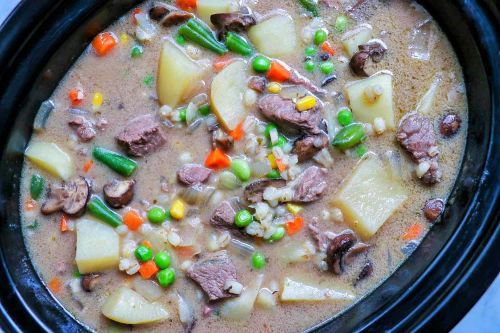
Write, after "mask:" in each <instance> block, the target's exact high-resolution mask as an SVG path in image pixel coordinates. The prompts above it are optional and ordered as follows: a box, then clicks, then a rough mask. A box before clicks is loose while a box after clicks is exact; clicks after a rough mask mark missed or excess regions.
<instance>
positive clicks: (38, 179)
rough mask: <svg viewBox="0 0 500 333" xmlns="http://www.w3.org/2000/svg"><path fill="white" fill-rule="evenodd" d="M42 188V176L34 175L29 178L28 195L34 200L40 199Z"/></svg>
mask: <svg viewBox="0 0 500 333" xmlns="http://www.w3.org/2000/svg"><path fill="white" fill-rule="evenodd" d="M44 186H45V179H44V178H43V177H42V176H40V175H39V174H34V175H33V176H31V183H30V194H31V197H32V198H33V199H34V200H38V198H40V195H41V194H42V192H43V188H44Z"/></svg>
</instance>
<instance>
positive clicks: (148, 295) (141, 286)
mask: <svg viewBox="0 0 500 333" xmlns="http://www.w3.org/2000/svg"><path fill="white" fill-rule="evenodd" d="M132 285H133V287H134V290H135V291H137V292H138V293H139V294H141V295H142V296H144V298H145V299H147V300H148V301H150V302H154V301H156V300H157V299H159V298H160V297H161V295H163V289H162V288H161V287H160V286H159V285H158V284H156V283H155V282H154V281H153V280H144V279H143V278H142V277H136V278H135V279H134V281H133V283H132Z"/></svg>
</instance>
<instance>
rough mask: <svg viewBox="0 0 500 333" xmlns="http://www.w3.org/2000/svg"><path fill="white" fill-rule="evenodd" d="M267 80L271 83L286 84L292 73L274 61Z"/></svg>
mask: <svg viewBox="0 0 500 333" xmlns="http://www.w3.org/2000/svg"><path fill="white" fill-rule="evenodd" d="M267 78H268V79H269V80H271V81H276V82H284V81H287V80H288V79H290V71H288V69H287V68H286V67H285V66H283V65H282V64H280V63H279V62H278V61H273V62H272V63H271V68H269V71H268V72H267Z"/></svg>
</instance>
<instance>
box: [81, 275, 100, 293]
mask: <svg viewBox="0 0 500 333" xmlns="http://www.w3.org/2000/svg"><path fill="white" fill-rule="evenodd" d="M100 279H101V274H99V273H89V274H85V275H82V288H83V290H85V291H87V292H91V291H93V290H94V289H95V287H96V286H97V284H98V283H99V280H100Z"/></svg>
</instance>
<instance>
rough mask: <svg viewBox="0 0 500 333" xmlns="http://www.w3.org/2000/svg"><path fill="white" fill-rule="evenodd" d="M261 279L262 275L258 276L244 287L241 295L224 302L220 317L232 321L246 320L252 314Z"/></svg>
mask: <svg viewBox="0 0 500 333" xmlns="http://www.w3.org/2000/svg"><path fill="white" fill-rule="evenodd" d="M263 279H264V275H262V274H260V275H258V276H257V277H256V278H255V280H253V281H251V282H250V283H249V285H248V286H246V288H245V289H244V290H243V292H242V293H241V295H239V296H238V297H237V298H233V299H230V300H227V301H225V302H224V304H223V305H222V307H221V309H220V314H221V316H222V317H224V318H228V319H232V320H243V319H248V318H249V317H250V315H251V313H252V310H253V306H254V303H255V300H256V299H257V295H258V294H259V289H260V286H261V285H262V280H263Z"/></svg>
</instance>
